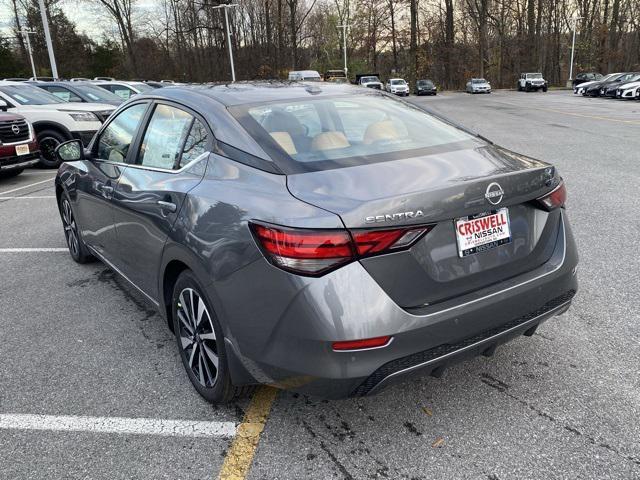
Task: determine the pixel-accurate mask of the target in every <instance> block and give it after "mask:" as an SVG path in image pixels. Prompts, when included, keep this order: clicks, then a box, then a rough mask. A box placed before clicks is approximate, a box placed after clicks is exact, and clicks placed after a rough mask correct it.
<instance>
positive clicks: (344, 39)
mask: <svg viewBox="0 0 640 480" xmlns="http://www.w3.org/2000/svg"><path fill="white" fill-rule="evenodd" d="M338 28H341V29H342V54H343V56H344V75H345V77H348V76H349V75H348V70H349V69H348V68H347V28H349V25H347V24H346V23H345V24H344V25H338Z"/></svg>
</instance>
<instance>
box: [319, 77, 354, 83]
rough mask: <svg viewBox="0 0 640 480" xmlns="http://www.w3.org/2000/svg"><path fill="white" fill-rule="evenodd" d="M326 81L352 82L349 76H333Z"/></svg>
mask: <svg viewBox="0 0 640 480" xmlns="http://www.w3.org/2000/svg"><path fill="white" fill-rule="evenodd" d="M325 82H329V83H343V84H349V83H351V82H349V79H348V78H347V77H331V78H330V79H329V80H325Z"/></svg>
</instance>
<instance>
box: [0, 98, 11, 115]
mask: <svg viewBox="0 0 640 480" xmlns="http://www.w3.org/2000/svg"><path fill="white" fill-rule="evenodd" d="M8 109H9V105H7V102H5V101H4V100H2V99H0V112H6V111H7V110H8Z"/></svg>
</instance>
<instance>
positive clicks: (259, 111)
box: [229, 95, 476, 172]
mask: <svg viewBox="0 0 640 480" xmlns="http://www.w3.org/2000/svg"><path fill="white" fill-rule="evenodd" d="M229 110H230V112H231V114H232V115H234V117H235V118H236V119H237V120H238V121H239V122H240V124H241V125H242V126H243V127H244V128H245V129H246V130H247V131H248V133H249V134H250V135H251V136H252V137H253V138H254V139H255V140H256V141H257V142H258V143H259V144H260V145H261V146H262V147H263V148H264V149H265V150H266V151H267V153H269V154H270V155H271V156H272V157H273V159H274V160H275V161H276V163H279V164H280V165H279V166H280V167H284V168H283V170H284V171H285V172H304V171H317V170H327V169H331V168H340V167H348V166H358V165H364V164H368V163H376V162H382V161H387V160H394V159H399V158H409V157H412V156H419V155H424V154H428V153H433V152H435V151H446V150H453V149H460V148H469V146H470V145H471V144H472V143H474V142H475V141H476V140H475V139H474V137H472V136H470V135H469V134H467V133H465V132H463V131H461V130H459V129H457V128H455V127H452V126H450V125H448V124H446V123H444V122H442V121H440V120H438V119H436V118H435V117H433V116H432V115H430V114H428V113H427V112H425V111H423V110H421V109H419V108H416V107H412V106H410V105H408V104H406V103H403V102H400V101H397V100H395V99H393V98H390V97H388V96H386V95H354V96H350V97H345V96H341V97H333V98H332V97H324V98H312V99H304V100H291V101H285V102H277V103H268V104H266V103H265V104H258V105H251V106H239V107H232V108H230V109H229ZM283 164H284V165H283Z"/></svg>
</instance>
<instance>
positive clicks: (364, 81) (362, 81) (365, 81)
mask: <svg viewBox="0 0 640 480" xmlns="http://www.w3.org/2000/svg"><path fill="white" fill-rule="evenodd" d="M356 85H360V86H361V87H366V88H375V89H376V90H382V88H383V85H382V82H381V81H380V76H379V75H378V74H377V73H376V74H373V73H367V74H360V73H359V74H358V75H356Z"/></svg>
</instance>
